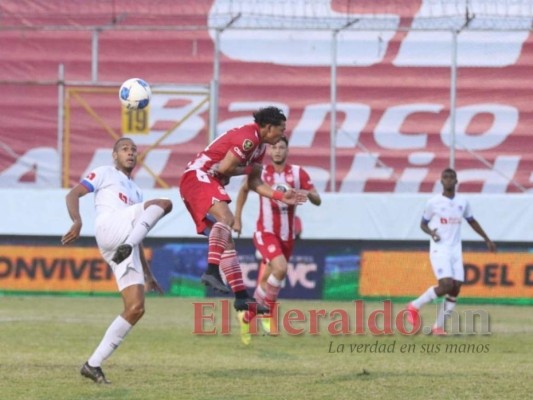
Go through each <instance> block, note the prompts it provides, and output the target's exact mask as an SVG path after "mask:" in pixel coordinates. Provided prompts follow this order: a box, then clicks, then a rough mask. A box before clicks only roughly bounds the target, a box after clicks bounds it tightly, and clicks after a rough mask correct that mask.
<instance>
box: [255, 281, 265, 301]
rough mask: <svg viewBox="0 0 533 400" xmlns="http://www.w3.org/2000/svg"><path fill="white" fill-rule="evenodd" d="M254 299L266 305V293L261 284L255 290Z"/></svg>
mask: <svg viewBox="0 0 533 400" xmlns="http://www.w3.org/2000/svg"><path fill="white" fill-rule="evenodd" d="M254 298H255V300H256V301H257V302H258V303H259V304H261V305H262V306H264V305H266V293H265V291H264V290H263V288H262V287H261V285H260V284H257V287H256V288H255V292H254Z"/></svg>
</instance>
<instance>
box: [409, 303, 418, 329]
mask: <svg viewBox="0 0 533 400" xmlns="http://www.w3.org/2000/svg"><path fill="white" fill-rule="evenodd" d="M407 322H409V323H410V324H411V325H413V326H418V324H419V323H420V315H419V314H418V308H416V307H415V306H413V305H412V304H411V303H409V304H408V305H407Z"/></svg>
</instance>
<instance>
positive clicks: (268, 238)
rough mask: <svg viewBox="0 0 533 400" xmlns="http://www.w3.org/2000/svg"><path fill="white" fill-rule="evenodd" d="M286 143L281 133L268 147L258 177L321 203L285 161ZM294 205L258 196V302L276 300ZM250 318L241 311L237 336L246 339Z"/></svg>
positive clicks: (240, 203) (292, 232) (290, 244)
mask: <svg viewBox="0 0 533 400" xmlns="http://www.w3.org/2000/svg"><path fill="white" fill-rule="evenodd" d="M288 153H289V144H288V140H287V138H286V137H285V136H283V137H282V138H281V139H280V140H279V141H278V142H277V143H276V144H274V145H272V146H271V147H270V157H271V159H272V163H271V164H269V165H263V169H262V171H261V180H262V181H263V182H264V183H265V184H267V185H269V186H270V187H271V188H272V189H274V190H275V191H279V192H286V191H288V190H291V189H294V190H301V191H305V192H306V193H307V198H308V199H309V201H310V202H311V203H312V204H314V205H316V206H319V205H320V203H321V199H320V195H319V194H318V192H317V190H316V189H315V186H314V185H313V182H312V181H311V178H310V177H309V174H308V173H307V172H306V171H305V169H303V168H302V167H301V166H299V165H291V164H288V163H287V156H288ZM248 192H249V188H248V184H247V182H244V184H243V185H242V187H241V189H240V191H239V195H238V197H237V203H236V209H235V222H234V224H233V230H234V231H236V232H237V233H239V234H240V233H241V230H242V220H241V217H242V209H243V207H244V203H245V202H246V199H247V198H248ZM297 233H298V232H296V205H290V204H285V203H282V202H280V201H277V200H274V199H272V198H268V197H263V196H261V197H260V198H259V217H258V219H257V228H256V231H255V232H254V236H253V240H254V245H255V247H256V249H257V251H258V252H259V253H260V254H261V257H262V259H263V261H264V262H265V264H266V271H265V273H263V274H262V276H261V278H260V280H258V284H257V288H256V290H255V293H254V298H255V299H256V300H257V301H258V303H259V304H262V305H265V306H267V307H269V308H271V307H273V306H274V304H275V303H276V301H277V299H278V294H279V291H280V289H281V285H282V282H283V280H284V279H285V277H286V275H287V269H288V261H289V259H290V257H291V255H292V251H293V248H294V241H295V239H296V235H297ZM253 317H254V314H253V313H252V312H245V313H243V315H242V316H240V319H241V339H242V341H243V342H244V343H245V344H247V343H249V342H250V338H251V337H250V334H249V329H248V328H249V327H247V326H246V325H247V324H248V323H249V322H250V320H251V319H252V318H253ZM261 322H262V325H263V328H264V329H265V330H266V331H267V332H270V327H269V322H270V321H269V320H268V319H264V318H262V319H261Z"/></svg>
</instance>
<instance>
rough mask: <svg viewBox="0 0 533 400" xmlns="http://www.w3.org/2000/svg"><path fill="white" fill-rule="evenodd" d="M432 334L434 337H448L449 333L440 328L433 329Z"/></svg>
mask: <svg viewBox="0 0 533 400" xmlns="http://www.w3.org/2000/svg"><path fill="white" fill-rule="evenodd" d="M431 334H432V335H433V336H446V335H448V333H446V331H445V330H444V328H440V327H433V328H432V329H431Z"/></svg>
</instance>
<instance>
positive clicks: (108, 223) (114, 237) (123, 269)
mask: <svg viewBox="0 0 533 400" xmlns="http://www.w3.org/2000/svg"><path fill="white" fill-rule="evenodd" d="M143 210H144V203H138V204H134V205H132V206H130V207H127V208H123V209H121V210H118V211H114V212H113V213H109V214H101V215H99V216H98V217H97V219H96V221H95V236H96V242H97V243H98V248H99V249H100V253H102V256H103V257H104V260H105V261H106V262H107V263H108V264H109V265H110V266H111V268H112V269H113V273H114V274H115V279H116V281H117V286H118V289H119V291H122V290H123V289H125V288H127V287H128V286H131V285H144V271H143V268H142V263H141V257H140V250H139V246H135V247H134V248H133V251H132V253H131V255H130V256H129V257H128V258H127V259H126V260H124V261H123V262H122V263H120V265H117V264H115V263H114V262H113V261H112V258H113V256H114V255H115V252H116V250H117V247H118V246H120V245H121V244H123V243H124V242H125V241H126V239H127V237H128V235H129V234H130V232H131V230H132V228H133V225H134V223H135V221H136V220H137V218H139V216H140V215H141V213H142V212H143Z"/></svg>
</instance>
